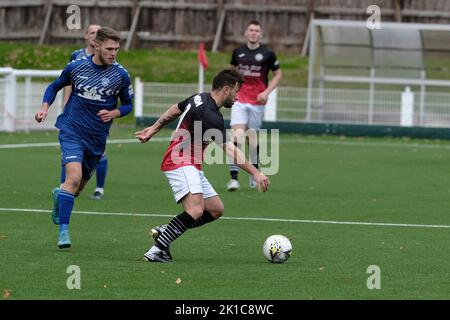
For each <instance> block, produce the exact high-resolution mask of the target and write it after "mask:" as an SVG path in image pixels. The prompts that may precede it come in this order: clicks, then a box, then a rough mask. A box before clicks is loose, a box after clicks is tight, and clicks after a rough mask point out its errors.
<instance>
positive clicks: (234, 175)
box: [230, 142, 241, 180]
mask: <svg viewBox="0 0 450 320" xmlns="http://www.w3.org/2000/svg"><path fill="white" fill-rule="evenodd" d="M233 144H234V145H235V146H236V148H238V149H241V146H240V145H239V144H238V143H237V142H233ZM238 173H239V166H238V165H237V164H235V163H231V164H230V176H231V179H233V180H237V179H238Z"/></svg>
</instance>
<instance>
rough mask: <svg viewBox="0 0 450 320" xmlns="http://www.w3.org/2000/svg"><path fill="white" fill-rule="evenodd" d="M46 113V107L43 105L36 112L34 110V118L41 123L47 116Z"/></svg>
mask: <svg viewBox="0 0 450 320" xmlns="http://www.w3.org/2000/svg"><path fill="white" fill-rule="evenodd" d="M47 114H48V107H46V106H43V107H42V108H41V110H39V111H38V112H36V114H35V116H34V119H35V120H36V121H37V122H38V123H41V122H42V121H44V120H45V118H47Z"/></svg>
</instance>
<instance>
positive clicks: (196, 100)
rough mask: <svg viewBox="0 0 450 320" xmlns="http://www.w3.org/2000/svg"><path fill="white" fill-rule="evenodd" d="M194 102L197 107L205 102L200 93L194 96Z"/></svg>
mask: <svg viewBox="0 0 450 320" xmlns="http://www.w3.org/2000/svg"><path fill="white" fill-rule="evenodd" d="M194 103H195V107H196V108H197V107H198V106H201V105H202V104H203V101H202V97H201V96H200V95H199V94H198V95H196V96H195V97H194Z"/></svg>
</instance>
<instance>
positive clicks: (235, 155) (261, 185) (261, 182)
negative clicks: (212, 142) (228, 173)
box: [222, 142, 270, 192]
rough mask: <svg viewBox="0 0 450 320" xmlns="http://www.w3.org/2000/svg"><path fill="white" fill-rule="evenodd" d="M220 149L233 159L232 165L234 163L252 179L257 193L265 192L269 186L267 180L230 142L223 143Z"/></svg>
mask: <svg viewBox="0 0 450 320" xmlns="http://www.w3.org/2000/svg"><path fill="white" fill-rule="evenodd" d="M222 148H223V149H224V151H225V152H226V154H227V155H228V156H229V157H230V158H232V159H233V161H234V163H236V164H237V165H238V166H239V167H240V168H241V169H243V170H245V171H246V172H247V173H248V174H250V175H251V176H252V177H253V179H255V181H256V183H257V185H258V190H259V191H264V192H266V191H267V189H268V188H269V184H270V181H269V178H268V177H267V176H265V175H263V174H262V173H261V172H259V171H258V169H256V168H255V166H254V165H252V164H251V163H250V162H248V161H247V159H245V156H244V154H243V153H242V151H241V150H240V149H239V148H237V147H236V146H235V145H234V144H233V143H232V142H227V143H224V144H223V145H222Z"/></svg>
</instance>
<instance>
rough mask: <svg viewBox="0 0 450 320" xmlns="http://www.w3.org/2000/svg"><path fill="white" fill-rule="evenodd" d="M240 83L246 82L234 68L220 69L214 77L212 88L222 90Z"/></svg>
mask: <svg viewBox="0 0 450 320" xmlns="http://www.w3.org/2000/svg"><path fill="white" fill-rule="evenodd" d="M236 83H238V84H239V85H242V84H243V83H244V79H243V78H242V76H241V75H240V74H239V72H237V71H236V70H234V69H225V70H222V71H220V72H219V73H218V74H217V75H216V76H215V77H214V79H213V83H212V89H213V91H215V90H220V89H222V88H223V87H225V86H229V87H233V88H234V86H235V85H236Z"/></svg>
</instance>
